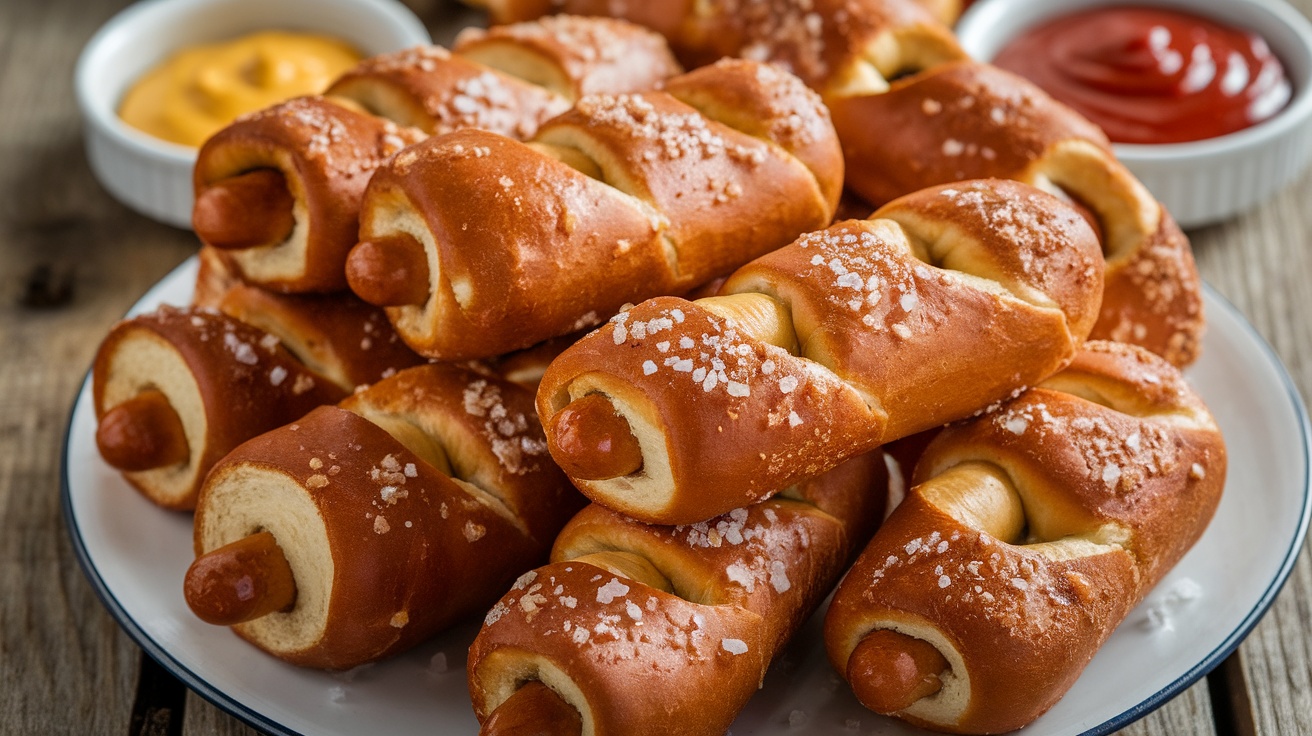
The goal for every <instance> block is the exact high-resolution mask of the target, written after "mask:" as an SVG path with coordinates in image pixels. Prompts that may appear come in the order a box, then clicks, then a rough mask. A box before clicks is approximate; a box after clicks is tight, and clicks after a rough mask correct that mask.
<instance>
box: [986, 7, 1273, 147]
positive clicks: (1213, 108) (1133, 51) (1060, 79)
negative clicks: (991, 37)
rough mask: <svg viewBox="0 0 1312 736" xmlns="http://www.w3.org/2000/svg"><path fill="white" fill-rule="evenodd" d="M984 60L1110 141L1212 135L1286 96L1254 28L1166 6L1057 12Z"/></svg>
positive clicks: (1264, 114) (1263, 112)
mask: <svg viewBox="0 0 1312 736" xmlns="http://www.w3.org/2000/svg"><path fill="white" fill-rule="evenodd" d="M993 63H994V64H996V65H998V66H1000V67H1002V68H1003V69H1007V70H1009V71H1012V72H1015V73H1017V74H1020V75H1021V76H1023V77H1026V78H1028V79H1029V80H1030V81H1033V82H1034V83H1035V84H1037V85H1038V86H1039V87H1041V88H1043V89H1044V90H1046V91H1047V92H1048V94H1050V95H1052V96H1053V97H1055V98H1057V99H1058V100H1060V101H1062V102H1064V103H1066V104H1067V105H1069V106H1071V107H1073V108H1075V109H1076V110H1077V111H1079V112H1080V113H1082V114H1083V115H1084V116H1085V117H1087V118H1089V119H1090V120H1092V121H1093V122H1094V123H1097V124H1098V125H1100V126H1102V129H1103V130H1104V131H1106V133H1107V137H1108V138H1110V139H1112V140H1113V141H1115V142H1118V143H1181V142H1184V141H1196V140H1202V139H1205V138H1215V137H1216V136H1221V135H1225V134H1227V133H1233V132H1235V131H1237V130H1242V129H1244V128H1247V127H1249V126H1252V125H1254V124H1256V123H1259V122H1261V121H1263V120H1265V119H1267V118H1269V117H1271V116H1272V115H1275V114H1276V113H1277V112H1279V111H1280V109H1281V108H1283V107H1284V106H1285V104H1286V103H1287V102H1289V98H1290V95H1291V87H1290V83H1289V79H1288V78H1287V77H1286V76H1285V72H1284V67H1283V66H1281V64H1280V60H1279V59H1277V58H1276V57H1275V56H1274V55H1273V54H1272V53H1271V50H1270V48H1268V47H1267V44H1266V41H1264V40H1263V39H1262V38H1261V37H1259V36H1257V35H1256V34H1254V33H1252V32H1249V31H1245V30H1239V29H1235V28H1227V27H1225V26H1221V25H1218V24H1217V23H1215V22H1213V21H1210V20H1207V19H1206V18H1200V17H1198V16H1196V15H1191V14H1188V13H1184V12H1180V11H1176V10H1171V9H1168V8H1130V7H1108V8H1098V9H1094V10H1088V11H1084V12H1079V13H1073V14H1071V15H1066V16H1062V17H1061V18H1058V19H1057V20H1054V21H1050V22H1048V23H1046V24H1043V25H1040V26H1038V27H1035V28H1033V29H1030V30H1029V31H1027V32H1026V33H1024V34H1023V35H1021V36H1020V37H1019V38H1017V39H1015V40H1014V41H1012V42H1011V43H1010V44H1008V45H1007V46H1006V47H1005V48H1003V49H1002V51H1001V52H1000V53H999V54H998V56H997V58H996V59H994V62H993Z"/></svg>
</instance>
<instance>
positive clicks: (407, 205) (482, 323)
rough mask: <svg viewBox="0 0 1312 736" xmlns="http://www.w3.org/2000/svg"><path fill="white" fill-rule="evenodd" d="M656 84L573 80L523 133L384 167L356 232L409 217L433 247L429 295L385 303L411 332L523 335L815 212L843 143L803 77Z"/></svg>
mask: <svg viewBox="0 0 1312 736" xmlns="http://www.w3.org/2000/svg"><path fill="white" fill-rule="evenodd" d="M670 88H671V94H666V93H659V92H650V93H643V94H634V95H594V96H589V97H586V98H584V99H583V100H582V101H581V102H580V103H579V104H578V105H576V106H575V107H574V108H573V109H571V110H570V111H569V112H567V113H565V114H563V115H561V116H559V117H557V118H555V119H553V120H552V121H550V122H549V123H547V124H546V125H545V126H543V128H542V129H541V130H540V131H539V133H538V135H537V136H536V137H535V139H534V141H533V146H530V145H525V144H520V143H517V142H515V141H511V140H508V139H506V138H504V137H501V136H495V135H492V134H489V133H484V132H480V131H463V132H458V133H454V134H451V135H447V136H441V137H437V138H433V139H430V140H429V141H426V142H424V143H422V144H419V145H417V146H413V147H411V148H409V149H407V150H406V151H405V152H403V153H402V154H401V155H398V156H397V157H396V158H395V159H394V160H393V161H392V162H391V163H390V164H389V165H388V166H385V167H384V168H383V169H381V170H380V171H379V172H378V174H377V175H376V176H375V177H374V181H373V182H372V183H371V185H370V188H369V192H368V194H367V196H366V205H365V211H364V215H363V221H362V228H361V233H360V234H361V238H362V239H363V240H368V241H371V242H374V243H382V242H386V241H387V239H388V238H390V237H393V236H394V235H397V234H401V233H405V234H408V235H410V236H412V237H414V238H415V239H417V240H419V241H420V242H421V243H422V244H423V245H424V247H425V248H426V249H427V251H428V253H429V256H428V258H429V262H428V273H429V282H430V283H429V288H430V294H429V298H428V300H427V302H426V303H425V304H422V305H410V306H401V307H389V308H388V314H389V316H390V317H391V319H392V321H393V324H394V325H396V327H397V331H398V332H399V333H400V334H401V336H402V338H403V339H405V341H406V342H407V344H409V345H410V346H411V347H412V348H413V349H415V350H416V351H417V352H419V353H420V354H423V355H426V356H428V357H433V358H440V359H463V358H474V357H485V356H489V355H497V354H501V353H506V352H509V351H511V350H514V349H517V348H522V347H527V346H529V345H532V344H534V343H537V342H540V341H542V340H544V339H547V338H550V337H553V336H556V335H561V334H565V333H569V332H574V331H578V330H580V329H583V328H588V327H592V326H594V325H596V324H597V323H599V322H600V321H601V320H603V319H605V318H606V317H607V316H609V315H611V314H614V313H615V312H616V311H617V310H618V309H619V308H620V307H621V306H622V305H623V304H625V303H629V302H635V301H640V300H641V299H644V298H647V297H650V296H654V295H657V294H664V293H679V292H684V291H687V290H689V289H691V288H693V287H695V286H697V285H699V284H701V283H703V282H705V281H708V280H710V279H711V278H713V277H715V276H718V275H721V274H723V273H725V272H727V271H729V270H731V269H732V268H734V267H735V266H737V265H739V264H741V263H743V262H745V261H747V260H750V259H751V258H753V257H755V256H757V255H760V254H761V253H764V252H768V251H769V250H772V249H774V248H777V247H779V246H780V245H782V244H784V243H786V242H788V240H790V239H792V238H794V237H796V235H797V234H798V233H800V232H803V231H805V230H807V229H810V228H813V227H820V226H822V225H823V224H824V223H826V222H828V221H829V218H830V217H831V215H832V212H833V206H834V203H835V202H836V196H837V189H838V183H839V182H840V181H841V162H840V158H841V157H840V156H839V153H838V148H837V141H836V139H835V138H834V137H833V135H832V129H831V128H830V126H829V124H828V120H827V115H826V113H825V112H824V109H823V106H821V105H820V104H819V101H818V99H817V98H816V97H815V96H814V95H813V94H812V93H810V92H807V91H806V90H805V88H804V87H802V85H801V84H800V82H798V81H797V80H796V79H792V78H790V77H787V76H786V75H783V74H781V73H778V72H773V71H770V70H766V69H764V68H762V67H759V66H757V65H752V64H748V63H746V62H727V63H725V64H721V65H716V66H715V67H711V68H708V69H705V70H699V71H698V72H694V73H692V74H689V75H686V76H685V77H682V78H679V79H676V80H672V81H671V83H670ZM681 97H682V98H686V99H689V100H692V101H693V102H694V104H695V105H696V106H697V107H698V108H700V109H701V110H702V111H704V112H706V113H708V114H710V115H712V116H714V115H715V114H716V112H717V111H719V110H730V109H732V108H734V107H735V106H737V105H739V104H744V105H746V106H747V109H749V110H760V111H761V112H763V113H767V114H769V115H770V116H771V117H769V118H766V119H765V120H761V121H757V120H753V123H752V125H753V128H752V130H750V131H748V132H742V131H739V130H736V129H734V128H733V127H731V125H732V124H733V123H734V122H735V119H733V115H730V116H729V118H730V119H729V120H728V123H729V124H725V123H721V122H718V121H717V120H715V119H712V118H708V117H706V115H704V114H702V112H699V111H698V109H695V108H694V107H692V106H689V105H688V104H686V103H685V102H682V101H680V99H679V98H681ZM749 103H750V104H749ZM757 134H759V135H760V137H757ZM539 144H541V145H539ZM534 146H536V147H534ZM792 150H795V151H796V152H797V156H801V157H804V158H798V157H797V156H794V155H793V153H791V152H790V151H792ZM562 159H563V160H562ZM566 161H569V162H570V163H568V164H567V163H566ZM808 165H812V166H815V167H816V170H815V171H813V170H812V169H810V168H808ZM822 166H829V167H831V168H829V169H827V170H821V168H820V167H822ZM575 167H578V168H575ZM580 168H581V169H584V170H586V171H587V173H584V171H581V170H579V169H580ZM439 171H440V172H441V176H440V177H438V176H434V173H433V172H439Z"/></svg>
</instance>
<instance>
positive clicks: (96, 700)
mask: <svg viewBox="0 0 1312 736" xmlns="http://www.w3.org/2000/svg"><path fill="white" fill-rule="evenodd" d="M122 4H123V3H122V0H100V1H99V2H85V3H70V2H62V3H42V2H17V3H14V2H6V3H0V130H4V131H5V133H4V135H3V136H0V193H2V194H0V346H2V347H0V350H3V356H4V357H3V359H0V387H3V390H2V391H0V682H3V683H4V684H5V686H4V687H2V688H0V723H3V724H4V726H3V728H2V729H0V730H4V731H6V732H8V733H123V732H125V731H126V729H127V727H128V723H129V719H130V717H131V711H132V704H133V699H134V695H135V690H136V685H137V673H138V668H139V665H140V661H141V659H140V658H141V654H140V651H139V650H138V649H137V648H136V647H135V646H134V645H133V644H132V643H131V641H130V640H129V639H128V637H127V636H126V635H125V634H123V632H122V630H121V629H120V628H119V627H118V625H117V624H116V623H115V622H114V621H113V619H111V618H110V616H109V614H108V613H107V612H106V610H105V608H104V607H103V606H102V605H101V604H100V602H99V601H98V600H97V598H96V596H95V594H94V593H93V592H92V589H91V587H90V585H88V583H87V581H86V579H85V578H84V577H83V575H82V571H81V570H80V569H79V567H78V564H77V561H76V559H75V558H74V555H73V550H72V547H71V545H70V543H69V541H68V535H67V532H66V530H65V528H64V525H63V521H62V518H61V510H60V500H59V493H58V490H59V448H60V446H61V444H62V440H63V433H64V427H65V424H66V423H67V420H68V412H69V409H70V407H71V406H72V401H73V397H74V396H75V395H76V393H77V390H78V387H79V386H80V384H81V382H82V376H83V374H84V372H85V371H86V369H87V366H88V364H89V363H90V360H91V356H92V354H93V352H94V350H95V347H96V345H97V344H98V342H99V340H100V337H101V336H103V334H104V332H105V330H106V329H107V328H108V327H109V324H110V323H111V322H112V321H113V320H114V319H115V318H116V317H117V316H118V315H120V314H122V312H123V310H124V309H126V308H127V306H128V305H129V304H130V303H131V301H132V300H133V299H135V297H136V295H137V294H139V293H140V292H141V291H142V290H144V289H145V288H146V287H147V286H148V285H149V284H150V283H152V282H153V281H155V280H156V279H158V278H159V277H160V276H161V275H162V274H163V273H164V272H165V271H167V269H168V268H170V267H171V266H172V264H174V263H176V262H178V261H179V260H181V259H182V258H184V257H185V256H186V254H187V253H188V252H189V249H190V245H188V244H187V243H186V242H185V241H184V239H182V238H181V237H180V233H178V232H177V231H174V230H170V229H168V228H163V227H160V226H156V225H153V224H151V223H148V222H145V221H144V220H142V218H140V217H137V216H135V215H134V214H132V213H130V212H128V211H127V210H125V209H124V208H122V207H121V206H120V205H118V204H117V203H115V202H113V201H112V200H110V199H109V197H108V196H107V195H105V193H104V192H103V191H101V189H100V187H99V185H97V184H96V183H95V181H94V180H93V179H92V177H91V175H90V172H89V171H88V170H87V165H86V161H85V157H84V156H83V153H82V143H81V137H80V129H79V123H78V114H77V110H76V108H75V106H74V102H73V97H72V91H71V85H70V79H71V70H72V67H73V60H74V59H75V58H76V56H77V53H78V51H79V50H80V48H81V46H82V44H83V43H84V42H85V41H86V39H87V38H89V37H90V35H91V34H92V32H94V30H95V29H96V28H97V27H98V26H99V25H100V24H101V23H103V22H104V21H105V20H106V19H107V18H108V17H109V16H110V14H111V13H112V12H113V11H114V10H115V9H116V8H117V6H119V5H122ZM125 243H126V244H127V245H124V244H125Z"/></svg>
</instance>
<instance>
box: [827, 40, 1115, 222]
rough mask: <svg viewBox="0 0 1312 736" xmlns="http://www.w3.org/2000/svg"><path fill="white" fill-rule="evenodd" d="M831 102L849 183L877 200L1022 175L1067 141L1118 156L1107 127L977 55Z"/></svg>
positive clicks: (886, 200)
mask: <svg viewBox="0 0 1312 736" xmlns="http://www.w3.org/2000/svg"><path fill="white" fill-rule="evenodd" d="M827 102H828V104H829V107H830V111H831V112H832V114H833V118H834V127H835V128H836V129H837V130H838V132H839V138H840V139H841V140H842V141H843V153H844V155H845V156H846V159H847V165H848V167H847V185H848V186H849V187H850V188H851V189H852V190H853V191H854V192H856V193H857V194H858V195H860V196H861V197H862V198H863V199H865V200H866V201H867V202H870V203H872V204H873V205H875V206H880V205H882V204H884V203H885V202H889V201H891V200H893V199H896V198H897V197H900V196H902V195H903V194H906V193H907V192H914V191H916V190H918V189H923V188H925V187H928V186H934V185H937V184H945V183H947V182H952V181H960V180H963V179H982V178H1000V179H1020V178H1021V177H1022V176H1023V175H1025V174H1026V173H1027V172H1028V171H1029V170H1030V167H1031V166H1032V165H1033V163H1034V162H1035V161H1036V160H1038V159H1040V158H1042V157H1043V156H1044V154H1045V153H1046V152H1047V151H1048V150H1049V149H1050V148H1052V147H1053V146H1055V145H1057V144H1058V143H1061V142H1062V141H1066V140H1080V141H1087V142H1089V143H1091V144H1093V145H1096V146H1098V147H1099V148H1101V149H1103V150H1104V151H1105V152H1106V153H1107V156H1108V157H1110V156H1111V143H1110V142H1109V141H1108V140H1107V137H1106V136H1105V135H1104V134H1103V133H1102V131H1101V130H1100V129H1099V128H1098V126H1096V125H1094V124H1093V123H1090V122H1089V121H1088V120H1085V119H1084V118H1083V117H1082V116H1080V115H1079V114H1077V113H1076V112H1075V111H1073V110H1071V109H1070V108H1068V107H1066V106H1065V105H1060V104H1056V103H1055V101H1054V100H1053V99H1052V98H1051V97H1049V96H1048V95H1047V94H1045V93H1044V92H1043V91H1042V90H1040V89H1039V88H1038V87H1035V86H1034V85H1033V84H1031V83H1029V82H1027V81H1026V80H1024V79H1022V78H1021V77H1018V76H1016V75H1014V74H1011V73H1009V72H1005V71H1003V70H1001V69H998V68H997V67H994V66H990V65H987V64H980V63H978V62H974V61H957V62H952V63H946V64H940V65H937V66H934V67H931V68H929V69H927V70H925V71H921V72H920V73H918V74H914V75H911V76H908V77H904V78H902V79H899V80H897V81H895V82H893V84H892V86H891V88H890V89H889V90H888V91H887V92H884V93H882V94H861V95H852V96H836V97H831V98H830V99H828V100H827ZM876 121H877V122H876ZM1027 183H1030V184H1034V183H1035V182H1033V181H1029V182H1027Z"/></svg>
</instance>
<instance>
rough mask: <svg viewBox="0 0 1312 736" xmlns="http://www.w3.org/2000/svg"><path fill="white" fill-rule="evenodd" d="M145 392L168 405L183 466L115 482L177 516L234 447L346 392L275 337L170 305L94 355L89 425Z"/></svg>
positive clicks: (132, 324) (127, 327)
mask: <svg viewBox="0 0 1312 736" xmlns="http://www.w3.org/2000/svg"><path fill="white" fill-rule="evenodd" d="M148 390H159V391H161V392H162V393H164V395H165V396H166V397H167V398H168V399H169V403H170V404H171V405H172V407H173V410H174V411H175V412H176V413H177V414H178V416H179V418H180V419H181V420H182V424H183V427H184V428H185V430H186V435H187V445H188V447H189V448H190V452H189V453H188V457H187V460H186V461H185V462H183V463H180V464H177V465H172V466H168V467H163V468H154V469H149V470H143V471H136V472H126V473H124V474H123V477H124V478H125V479H126V480H127V481H128V482H129V483H131V484H132V485H133V486H134V487H136V488H137V489H138V490H140V491H141V492H142V493H143V494H145V495H146V496H147V497H148V498H150V499H151V500H152V501H154V502H155V503H157V504H159V505H161V506H165V507H167V508H175V509H190V508H192V507H194V506H195V503H196V494H197V492H198V491H199V489H200V485H201V482H202V480H203V479H204V477H205V473H206V472H208V471H209V469H210V468H211V467H213V466H214V464H215V463H216V462H218V460H219V459H220V458H222V457H223V456H224V455H226V454H227V453H228V452H229V451H230V450H232V449H233V448H234V447H236V446H237V445H239V444H241V443H242V442H245V441H246V440H248V439H250V438H251V437H254V436H255V435H257V434H259V433H261V432H265V431H268V430H270V429H273V428H274V427H278V426H281V425H283V424H286V423H288V422H290V421H292V420H294V419H296V418H298V417H300V416H301V415H303V414H305V413H306V412H308V411H310V410H311V409H313V408H314V407H316V406H320V405H322V404H327V403H332V402H334V401H338V400H340V399H341V398H342V397H343V396H344V395H345V392H344V391H342V390H341V389H339V388H337V387H336V386H335V385H334V384H333V383H332V382H331V381H329V380H328V379H326V378H324V377H322V376H320V375H318V374H316V373H314V372H312V371H310V370H309V369H307V368H305V367H304V366H303V365H302V364H301V363H300V362H299V361H297V360H296V359H295V358H293V357H292V356H291V354H289V353H288V352H287V351H286V350H285V349H284V348H283V347H282V346H281V344H280V343H279V341H278V339H277V338H276V337H273V336H272V335H269V334H268V333H265V332H262V331H260V330H257V329H256V328H254V327H251V326H249V325H246V324H244V323H242V322H239V321H237V320H235V319H232V318H230V317H226V316H224V315H222V314H218V313H214V312H209V311H204V310H194V309H176V308H173V307H162V308H160V309H159V310H157V311H155V312H152V313H149V314H143V315H140V316H138V317H134V318H132V319H130V320H126V321H124V322H120V323H119V324H118V325H116V326H115V327H114V329H112V330H111V331H110V333H109V335H108V336H106V338H105V340H104V342H102V343H101V346H100V349H99V352H98V353H97V354H96V360H95V363H94V365H93V368H92V396H93V400H94V403H95V407H96V417H97V419H99V418H101V417H103V416H104V415H105V413H106V412H107V411H109V410H110V409H112V408H113V407H115V406H117V405H119V404H121V403H123V402H125V401H128V400H130V399H132V398H133V397H134V396H137V395H139V394H140V393H142V392H144V391H148Z"/></svg>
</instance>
